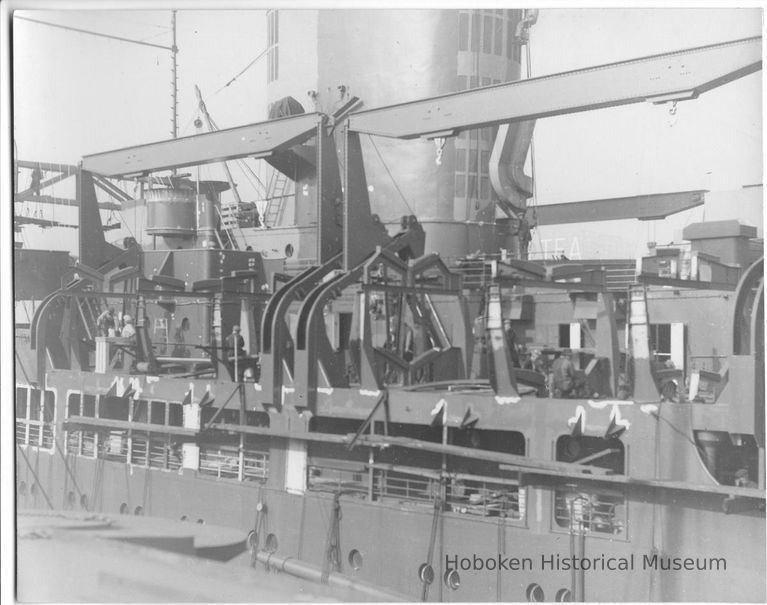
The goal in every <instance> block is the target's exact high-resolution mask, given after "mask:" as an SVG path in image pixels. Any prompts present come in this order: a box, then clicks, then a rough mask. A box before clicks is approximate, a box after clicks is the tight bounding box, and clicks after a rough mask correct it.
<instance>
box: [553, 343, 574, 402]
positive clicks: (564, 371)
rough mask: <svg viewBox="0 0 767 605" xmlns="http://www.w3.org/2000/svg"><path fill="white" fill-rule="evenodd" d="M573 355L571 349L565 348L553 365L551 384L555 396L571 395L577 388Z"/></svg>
mask: <svg viewBox="0 0 767 605" xmlns="http://www.w3.org/2000/svg"><path fill="white" fill-rule="evenodd" d="M572 355H573V352H572V351H571V350H570V349H565V350H564V351H562V354H561V355H560V356H559V357H557V358H556V359H555V360H554V363H553V364H552V366H551V373H552V379H551V382H552V385H551V386H552V391H553V393H554V396H555V397H570V396H571V395H572V392H573V389H574V388H575V366H574V365H573V361H572V359H571V358H572Z"/></svg>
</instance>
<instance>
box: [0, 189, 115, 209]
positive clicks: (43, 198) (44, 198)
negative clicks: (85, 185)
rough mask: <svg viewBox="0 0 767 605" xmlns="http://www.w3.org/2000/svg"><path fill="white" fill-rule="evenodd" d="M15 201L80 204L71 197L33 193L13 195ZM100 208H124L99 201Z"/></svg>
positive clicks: (76, 205)
mask: <svg viewBox="0 0 767 605" xmlns="http://www.w3.org/2000/svg"><path fill="white" fill-rule="evenodd" d="M13 201H14V202H18V203H22V202H37V203H38V204H53V205H54V206H75V207H79V206H80V202H79V201H78V200H74V199H71V198H65V197H53V196H50V195H35V194H33V193H17V194H16V195H14V196H13ZM99 208H100V209H101V210H120V209H122V206H121V205H120V204H115V203H114V202H99Z"/></svg>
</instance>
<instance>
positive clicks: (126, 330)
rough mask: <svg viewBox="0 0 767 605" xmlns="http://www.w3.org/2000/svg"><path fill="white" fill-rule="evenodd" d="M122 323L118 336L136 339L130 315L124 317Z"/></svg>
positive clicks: (134, 327)
mask: <svg viewBox="0 0 767 605" xmlns="http://www.w3.org/2000/svg"><path fill="white" fill-rule="evenodd" d="M123 323H124V324H125V325H124V326H123V329H122V332H121V333H120V336H122V337H123V338H131V339H133V338H136V326H134V325H133V318H132V317H131V316H130V315H126V316H124V317H123Z"/></svg>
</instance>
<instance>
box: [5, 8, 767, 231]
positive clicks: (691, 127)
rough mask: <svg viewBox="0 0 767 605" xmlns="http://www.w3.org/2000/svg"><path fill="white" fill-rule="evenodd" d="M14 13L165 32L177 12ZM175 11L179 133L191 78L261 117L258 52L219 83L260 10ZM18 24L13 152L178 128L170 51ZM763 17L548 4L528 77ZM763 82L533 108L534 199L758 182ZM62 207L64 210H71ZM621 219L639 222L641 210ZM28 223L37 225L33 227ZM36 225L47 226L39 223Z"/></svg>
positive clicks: (185, 122)
mask: <svg viewBox="0 0 767 605" xmlns="http://www.w3.org/2000/svg"><path fill="white" fill-rule="evenodd" d="M20 14H23V15H24V16H29V17H32V18H37V19H41V20H45V21H51V22H55V23H60V24H66V25H71V26H74V27H79V28H83V29H89V30H95V31H100V32H103V33H109V34H114V35H118V36H125V37H129V38H134V39H143V40H146V41H149V42H153V43H157V44H163V45H170V33H169V24H170V11H130V12H128V11H117V10H108V11H82V10H80V11H35V12H34V13H33V12H31V11H29V12H26V13H20ZM177 24H178V42H177V43H178V46H179V48H180V52H179V54H178V63H179V69H178V73H179V131H180V134H181V135H185V134H193V133H194V132H195V131H194V128H193V126H192V125H191V121H192V119H193V118H194V117H195V115H196V101H195V97H194V92H193V91H194V84H198V85H199V86H200V88H201V89H202V92H203V96H204V98H205V100H206V102H207V105H208V108H209V110H210V113H211V115H212V116H213V117H214V119H215V120H216V121H217V123H218V125H219V126H220V127H221V128H225V127H229V126H236V125H239V124H245V123H249V122H256V121H260V120H262V119H265V116H266V94H265V83H266V77H265V63H264V61H260V62H258V63H257V64H256V65H255V66H254V67H252V68H251V69H250V70H248V71H247V72H246V73H245V74H244V75H242V76H240V77H239V79H238V80H237V81H236V82H235V83H233V84H232V85H231V86H229V87H227V88H224V89H223V90H222V89H221V88H222V87H223V86H224V85H225V84H226V82H228V81H229V80H230V79H231V78H232V77H233V76H234V75H235V74H237V73H238V72H239V71H240V70H241V69H242V68H244V67H245V66H246V65H247V64H248V63H249V62H250V61H251V60H252V59H253V58H254V57H256V55H258V54H259V53H260V52H261V51H262V50H263V48H264V46H265V38H266V26H265V18H264V12H263V11H261V10H251V11H245V10H208V11H190V10H182V11H179V12H178V13H177ZM14 25H15V27H14V56H13V65H14V93H15V95H14V111H15V114H14V124H13V132H14V140H15V143H16V145H17V149H18V157H20V158H23V159H29V160H40V161H60V162H70V163H75V162H77V161H78V160H79V159H80V158H81V157H82V156H83V155H87V154H90V153H94V152H99V151H105V150H109V149H116V148H119V147H124V146H129V145H135V144H141V143H147V142H151V141H155V140H160V139H166V138H169V137H170V90H171V87H170V53H169V52H167V51H164V50H161V49H156V48H149V47H143V46H136V45H132V44H126V43H123V42H119V41H115V40H107V39H103V38H96V37H92V36H88V35H84V34H79V33H75V32H71V31H65V30H60V29H54V28H50V27H46V26H44V25H39V24H36V23H30V22H26V21H21V20H17V21H16V23H15V24H14ZM761 29H762V12H761V10H760V9H588V10H585V9H571V10H565V9H551V10H545V9H542V10H541V12H540V18H539V20H538V23H537V24H536V25H535V26H534V27H533V29H532V32H531V40H532V42H531V47H530V48H531V53H532V55H531V58H532V65H533V76H539V75H544V74H549V73H556V72H560V71H566V70H571V69H576V68H580V67H587V66H592V65H598V64H601V63H608V62H613V61H618V60H623V59H629V58H634V57H639V56H644V55H648V54H655V53H659V52H664V51H669V50H675V49H681V48H687V47H691V46H698V45H704V44H710V43H714V42H720V41H726V40H731V39H737V38H744V37H749V36H754V35H759V34H760V33H761ZM282 68H283V69H285V68H286V66H283V67H282ZM761 87H762V76H761V72H758V73H757V74H752V75H749V76H747V77H745V78H743V79H741V80H738V81H736V82H734V83H730V84H727V85H725V86H723V87H721V88H719V89H715V90H713V91H710V92H708V93H706V94H704V95H703V96H702V97H701V98H700V99H698V100H695V101H688V102H683V103H679V105H678V107H677V111H676V114H675V115H673V116H672V115H671V114H670V111H669V109H670V105H668V104H667V105H660V106H654V105H649V104H642V105H635V106H628V107H621V108H614V109H608V110H600V111H595V112H589V113H585V114H577V115H573V116H563V117H557V118H549V119H546V120H541V121H539V122H538V124H537V126H536V134H535V145H536V165H535V168H536V183H537V194H538V200H539V201H540V202H543V203H547V202H552V203H553V202H563V201H577V200H586V199H600V198H607V197H617V196H627V195H637V194H643V193H658V192H664V191H677V190H688V189H711V190H731V189H740V188H741V187H743V186H744V185H751V184H755V183H761V182H762V167H763V163H762V119H761V117H762V96H761ZM26 185H27V183H22V186H26ZM56 212H57V213H58V217H59V220H64V219H63V215H64V213H65V212H66V211H65V210H64V209H58V210H56ZM752 214H753V213H752ZM735 216H737V214H736V215H735ZM684 220H686V221H687V222H689V219H688V218H685V219H684ZM751 222H753V221H751ZM759 222H761V220H760V221H759ZM603 225H605V227H601V226H599V225H597V227H596V228H597V229H598V230H599V229H602V230H603V231H604V230H606V232H611V233H613V234H614V231H615V229H616V226H617V225H616V224H614V223H613V224H610V223H604V224H603ZM617 228H620V229H624V228H627V229H636V223H633V226H632V224H626V225H623V226H618V227H617ZM644 228H645V227H644V226H643V227H642V229H643V230H644ZM575 229H577V227H575ZM647 229H648V233H647V235H650V232H649V229H650V228H649V227H647ZM25 231H26V232H27V234H28V235H29V236H30V237H32V236H33V235H34V232H35V231H36V230H35V229H32V228H27V229H26V230H25ZM40 231H41V230H40ZM591 231H593V229H591ZM545 235H546V234H545V233H544V236H545ZM644 235H645V233H644V231H642V236H643V237H644ZM38 237H45V236H44V235H43V232H42V231H41V232H40V233H39V234H38ZM535 243H536V242H535V241H534V245H535Z"/></svg>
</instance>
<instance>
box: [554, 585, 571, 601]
mask: <svg viewBox="0 0 767 605" xmlns="http://www.w3.org/2000/svg"><path fill="white" fill-rule="evenodd" d="M554 600H555V601H556V602H557V603H569V602H570V601H572V600H573V598H572V593H571V592H570V591H569V590H568V589H567V588H560V589H559V590H558V591H557V596H556V598H555V599H554Z"/></svg>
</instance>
